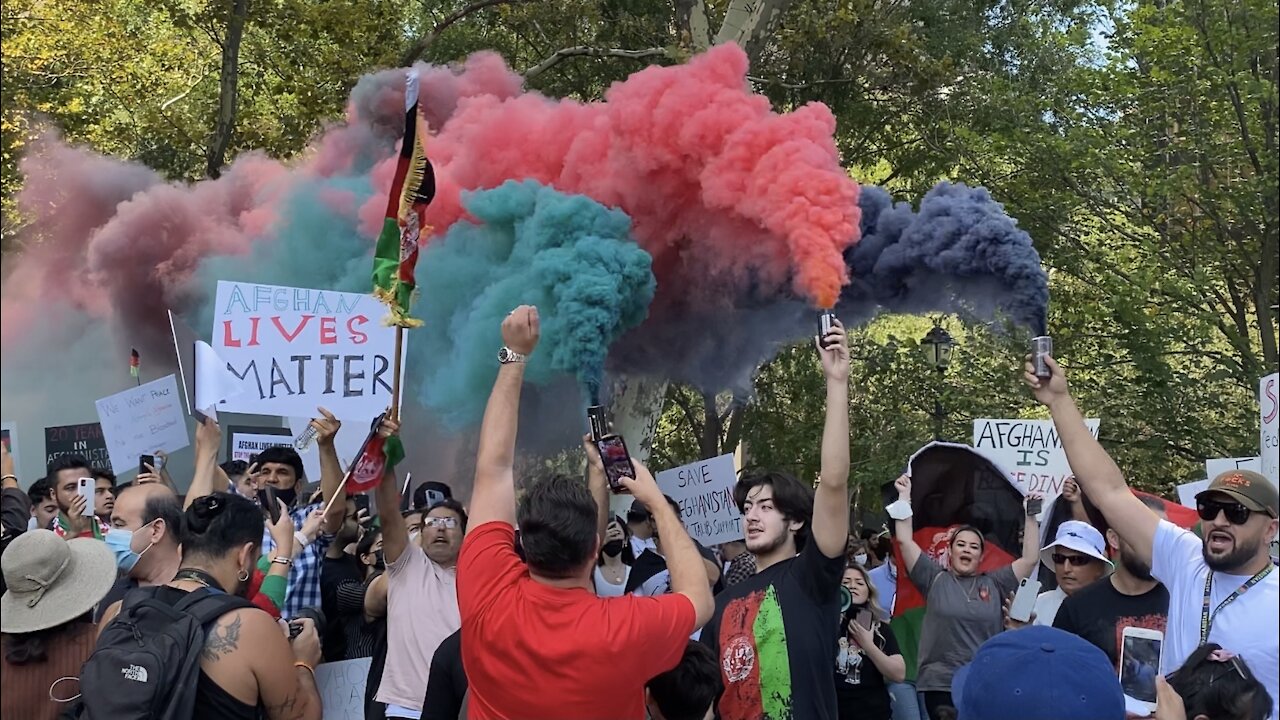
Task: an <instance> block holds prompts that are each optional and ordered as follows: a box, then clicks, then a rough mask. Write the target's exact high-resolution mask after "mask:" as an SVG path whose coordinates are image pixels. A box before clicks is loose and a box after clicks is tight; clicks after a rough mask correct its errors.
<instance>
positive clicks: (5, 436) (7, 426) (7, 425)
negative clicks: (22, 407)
mask: <svg viewBox="0 0 1280 720" xmlns="http://www.w3.org/2000/svg"><path fill="white" fill-rule="evenodd" d="M0 443H3V444H4V449H5V450H7V451H8V452H9V456H10V457H12V458H13V467H14V468H21V467H22V461H21V460H20V459H19V457H18V426H17V425H16V424H14V423H12V422H10V421H8V420H5V421H4V422H3V423H0ZM17 472H18V474H19V475H21V470H17Z"/></svg>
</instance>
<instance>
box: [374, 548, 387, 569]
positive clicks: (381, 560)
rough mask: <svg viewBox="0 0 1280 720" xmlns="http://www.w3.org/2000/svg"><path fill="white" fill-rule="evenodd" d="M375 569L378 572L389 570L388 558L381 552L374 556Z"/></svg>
mask: <svg viewBox="0 0 1280 720" xmlns="http://www.w3.org/2000/svg"><path fill="white" fill-rule="evenodd" d="M373 567H374V568H376V569H378V570H386V569H387V556H386V555H384V554H383V552H382V551H381V550H379V551H377V552H375V553H374V554H373Z"/></svg>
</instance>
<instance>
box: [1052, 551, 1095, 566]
mask: <svg viewBox="0 0 1280 720" xmlns="http://www.w3.org/2000/svg"><path fill="white" fill-rule="evenodd" d="M1095 559H1096V558H1091V557H1089V556H1088V555H1063V554H1062V553H1054V554H1053V564H1054V565H1073V566H1075V567H1084V566H1085V565H1088V564H1089V563H1090V562H1093V561H1094V560H1095Z"/></svg>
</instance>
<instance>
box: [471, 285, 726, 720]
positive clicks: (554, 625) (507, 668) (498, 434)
mask: <svg viewBox="0 0 1280 720" xmlns="http://www.w3.org/2000/svg"><path fill="white" fill-rule="evenodd" d="M538 333H539V330H538V311H537V309H536V308H533V307H529V306H521V307H518V308H516V309H515V310H514V311H512V313H511V314H510V315H508V316H507V318H506V320H504V321H503V323H502V340H503V342H504V343H505V344H506V347H504V348H502V350H501V351H500V352H499V354H498V357H499V361H500V362H501V367H500V368H499V370H498V377H497V380H496V381H495V382H494V385H493V392H492V394H491V395H490V396H489V404H488V407H487V408H486V409H485V415H484V424H483V425H482V426H481V429H480V450H479V454H478V456H477V459H476V478H475V489H474V491H473V494H472V497H471V523H470V527H469V529H468V530H467V535H466V538H465V540H464V541H463V543H462V552H461V555H460V556H459V558H458V569H457V575H458V580H457V582H458V610H459V612H460V614H461V616H462V657H463V664H464V665H465V667H466V670H467V678H468V680H469V681H470V691H471V698H470V706H469V713H470V717H471V718H472V720H497V719H498V718H520V719H521V720H539V719H541V718H556V719H557V720H573V719H574V718H582V719H584V720H587V719H593V718H602V717H609V718H635V720H642V719H643V718H644V717H645V709H644V687H645V684H646V683H647V682H648V681H649V680H650V678H652V677H654V676H655V675H658V674H659V673H662V672H664V671H666V670H669V669H671V668H673V667H675V666H676V665H677V664H678V663H679V662H680V659H681V657H682V656H683V655H684V651H685V647H686V646H687V645H688V638H689V635H690V633H692V632H693V631H694V630H696V629H698V628H700V627H702V625H703V623H705V622H706V621H707V619H708V618H710V617H711V611H712V608H713V602H712V598H711V591H710V588H708V586H707V575H706V571H705V570H704V569H703V563H702V557H701V556H700V555H699V554H698V551H697V549H696V547H695V546H694V544H693V541H692V540H691V539H690V538H689V535H688V533H686V532H685V529H684V526H683V525H682V524H681V523H680V519H679V518H678V517H677V516H676V514H675V513H674V512H673V511H672V510H671V508H670V507H668V506H667V503H666V501H665V500H664V499H663V497H662V492H661V491H660V490H659V489H658V486H657V483H655V482H654V480H653V476H652V475H651V474H649V471H648V470H647V469H645V468H644V466H642V465H641V464H639V463H635V470H636V476H637V479H636V480H634V481H632V480H624V481H623V482H624V483H625V484H626V486H627V489H628V490H629V491H630V492H631V493H632V494H633V495H634V496H635V499H636V501H638V502H641V503H644V505H645V506H646V507H650V508H653V510H654V519H655V521H656V522H657V524H658V530H659V532H660V533H661V535H662V538H663V544H664V549H665V550H666V552H667V562H668V567H669V569H670V572H671V590H672V592H671V593H670V594H669V595H663V596H661V597H635V596H624V597H619V598H600V597H597V596H596V594H595V592H594V591H593V590H592V584H591V573H592V569H593V568H594V565H595V560H596V555H597V553H598V552H599V548H600V544H601V542H602V536H603V534H604V527H605V517H606V513H607V511H608V490H607V486H606V483H605V478H604V468H603V467H602V465H601V463H600V458H599V456H598V455H597V454H596V453H595V452H594V449H589V450H588V458H589V463H588V467H589V470H588V485H589V488H588V486H584V485H583V483H582V482H581V481H580V480H577V479H573V478H567V477H563V476H557V477H551V478H547V479H544V480H541V481H539V482H536V483H534V484H533V485H532V487H530V488H529V489H528V491H527V492H526V493H525V496H524V498H523V499H522V500H521V503H520V508H519V512H518V513H517V510H516V501H515V483H514V469H513V463H514V461H515V440H516V425H517V418H518V416H519V414H520V387H521V384H522V382H523V378H524V363H525V359H526V358H527V357H528V356H529V355H530V354H531V353H532V352H533V350H534V348H535V347H536V346H537V343H538ZM517 516H518V519H519V523H520V531H521V537H520V541H521V546H522V547H523V549H524V554H525V558H526V560H527V562H528V565H527V566H526V565H525V563H523V562H521V561H520V558H519V556H518V555H517V554H516V548H515V527H514V525H515V523H516V520H517Z"/></svg>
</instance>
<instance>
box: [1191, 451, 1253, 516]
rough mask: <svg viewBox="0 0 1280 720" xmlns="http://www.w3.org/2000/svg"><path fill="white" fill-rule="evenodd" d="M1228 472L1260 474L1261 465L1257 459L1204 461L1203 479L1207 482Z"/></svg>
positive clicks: (1215, 459) (1239, 458)
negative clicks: (1244, 471)
mask: <svg viewBox="0 0 1280 720" xmlns="http://www.w3.org/2000/svg"><path fill="white" fill-rule="evenodd" d="M1228 470H1252V471H1253V472H1262V463H1261V462H1260V458H1257V457H1238V458H1209V459H1208V460H1205V461H1204V477H1205V480H1206V481H1207V482H1208V481H1212V480H1213V479H1214V478H1216V477H1218V476H1219V475H1221V474H1222V473H1224V472H1226V471H1228ZM1192 507H1195V506H1194V505H1193V506H1192Z"/></svg>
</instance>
